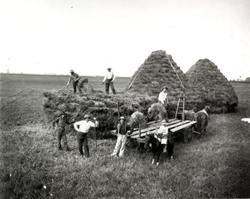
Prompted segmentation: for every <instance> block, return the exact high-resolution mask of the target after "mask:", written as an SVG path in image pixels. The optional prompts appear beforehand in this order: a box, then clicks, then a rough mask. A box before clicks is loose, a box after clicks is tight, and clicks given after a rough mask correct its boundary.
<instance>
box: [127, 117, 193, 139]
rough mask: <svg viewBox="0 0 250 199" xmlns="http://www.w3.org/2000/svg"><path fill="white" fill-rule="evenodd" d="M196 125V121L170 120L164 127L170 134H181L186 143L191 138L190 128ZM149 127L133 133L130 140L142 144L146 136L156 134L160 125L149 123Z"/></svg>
mask: <svg viewBox="0 0 250 199" xmlns="http://www.w3.org/2000/svg"><path fill="white" fill-rule="evenodd" d="M195 124H196V121H191V120H184V121H181V120H176V119H172V120H169V121H168V122H166V123H165V125H166V126H167V127H168V130H169V131H170V132H172V133H173V134H175V133H177V132H182V133H183V136H184V142H187V141H188V140H189V139H191V138H192V127H193V126H194V125H195ZM148 125H149V126H148V127H146V128H143V129H141V130H136V131H134V132H133V133H132V134H131V135H130V138H132V139H139V140H141V141H142V142H143V138H145V136H147V135H151V134H154V133H156V131H158V129H159V128H160V126H161V125H162V123H161V122H158V123H149V124H148Z"/></svg>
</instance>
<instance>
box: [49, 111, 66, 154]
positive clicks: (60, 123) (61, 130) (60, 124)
mask: <svg viewBox="0 0 250 199" xmlns="http://www.w3.org/2000/svg"><path fill="white" fill-rule="evenodd" d="M56 115H57V118H56V119H55V120H54V121H53V126H55V127H56V128H55V131H56V133H57V141H58V149H59V150H62V145H61V140H62V139H63V142H64V147H66V150H67V151H69V150H70V149H69V146H68V142H67V136H66V131H65V126H66V125H67V124H68V123H67V117H66V114H65V113H63V112H57V114H56Z"/></svg>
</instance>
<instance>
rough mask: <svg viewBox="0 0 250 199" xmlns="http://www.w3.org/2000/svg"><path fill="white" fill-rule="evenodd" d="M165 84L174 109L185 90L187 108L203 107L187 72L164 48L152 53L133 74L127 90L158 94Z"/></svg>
mask: <svg viewBox="0 0 250 199" xmlns="http://www.w3.org/2000/svg"><path fill="white" fill-rule="evenodd" d="M182 85H183V86H182ZM164 86H167V87H168V96H169V103H170V106H171V105H172V106H173V110H175V108H176V103H177V101H178V98H179V97H180V96H181V95H182V94H183V92H185V94H186V102H187V107H186V108H194V107H197V109H199V108H200V107H202V105H201V99H200V97H199V96H198V95H196V94H194V93H195V91H194V90H193V89H191V88H190V87H189V86H188V84H187V78H186V77H185V74H184V73H183V72H182V70H181V69H180V67H178V66H177V64H176V63H175V62H174V60H173V59H172V56H171V55H167V54H166V52H165V51H163V50H159V51H154V52H152V53H151V54H150V56H149V57H148V58H147V59H146V60H145V62H144V63H143V64H142V65H141V66H140V67H139V69H138V70H137V71H136V72H135V74H134V75H133V76H132V78H131V81H130V83H129V85H128V90H127V91H128V92H131V93H141V94H145V93H146V94H148V95H154V96H158V94H159V93H160V92H161V89H162V87H164ZM183 87H184V88H183Z"/></svg>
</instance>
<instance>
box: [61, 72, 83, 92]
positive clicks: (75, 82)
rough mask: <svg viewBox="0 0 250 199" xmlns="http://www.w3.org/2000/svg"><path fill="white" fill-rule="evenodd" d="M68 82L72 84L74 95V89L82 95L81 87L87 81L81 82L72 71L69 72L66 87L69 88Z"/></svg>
mask: <svg viewBox="0 0 250 199" xmlns="http://www.w3.org/2000/svg"><path fill="white" fill-rule="evenodd" d="M70 82H72V85H73V89H74V93H76V88H77V89H78V91H79V93H82V87H83V86H84V83H88V79H83V80H81V79H80V76H79V75H78V74H77V73H75V72H74V71H73V70H70V78H69V81H68V82H67V85H66V86H69V83H70Z"/></svg>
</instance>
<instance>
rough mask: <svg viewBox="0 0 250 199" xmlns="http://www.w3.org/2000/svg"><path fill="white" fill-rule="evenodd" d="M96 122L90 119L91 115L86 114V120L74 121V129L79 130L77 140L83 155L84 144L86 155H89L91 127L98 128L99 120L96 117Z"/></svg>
mask: <svg viewBox="0 0 250 199" xmlns="http://www.w3.org/2000/svg"><path fill="white" fill-rule="evenodd" d="M93 119H94V122H92V121H91V120H90V115H89V114H86V115H85V116H84V120H81V121H78V122H75V123H74V129H75V130H76V131H77V142H78V148H79V152H80V154H81V156H83V150H82V145H83V146H84V152H85V156H86V157H87V158H88V157H89V146H88V137H87V136H88V133H89V131H90V129H91V128H96V127H97V126H98V124H99V123H98V121H97V120H96V118H95V117H94V118H93Z"/></svg>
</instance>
